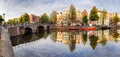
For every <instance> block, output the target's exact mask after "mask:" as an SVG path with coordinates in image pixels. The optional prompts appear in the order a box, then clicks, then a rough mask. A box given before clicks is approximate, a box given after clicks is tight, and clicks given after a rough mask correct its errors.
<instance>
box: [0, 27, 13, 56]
mask: <svg viewBox="0 0 120 57" xmlns="http://www.w3.org/2000/svg"><path fill="white" fill-rule="evenodd" d="M0 42H1V43H0V57H15V55H14V51H13V48H12V44H11V41H10V35H9V33H8V30H7V29H5V28H3V27H2V32H1V39H0Z"/></svg>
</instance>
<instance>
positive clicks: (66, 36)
mask: <svg viewBox="0 0 120 57" xmlns="http://www.w3.org/2000/svg"><path fill="white" fill-rule="evenodd" d="M72 40H74V41H75V43H77V44H79V43H80V41H81V35H80V34H75V33H74V34H72V33H70V32H57V41H58V42H63V43H64V44H65V45H68V44H70V43H71V42H73V41H72Z"/></svg>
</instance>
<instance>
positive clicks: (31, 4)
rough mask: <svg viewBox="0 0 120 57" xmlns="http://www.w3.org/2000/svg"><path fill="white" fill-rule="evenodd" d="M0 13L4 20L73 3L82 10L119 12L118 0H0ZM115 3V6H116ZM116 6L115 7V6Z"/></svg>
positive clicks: (59, 9) (57, 8)
mask: <svg viewBox="0 0 120 57" xmlns="http://www.w3.org/2000/svg"><path fill="white" fill-rule="evenodd" d="M0 1H1V2H0V5H1V8H0V14H3V13H5V14H6V20H8V19H10V18H15V17H19V16H21V15H22V14H24V13H25V12H27V13H29V14H30V13H33V14H35V15H38V16H40V15H41V14H42V13H48V15H49V14H50V13H51V12H52V11H53V10H56V11H58V12H59V11H63V10H65V9H68V8H69V6H70V5H71V4H74V6H75V7H76V9H77V10H81V11H83V9H87V11H88V12H89V11H90V9H91V8H92V7H93V6H97V8H99V9H100V10H101V9H104V8H105V9H107V10H108V11H109V12H110V11H112V12H113V11H117V12H119V10H120V8H118V7H119V5H120V4H119V2H120V1H119V0H116V1H114V3H115V5H113V0H109V1H108V0H97V1H96V0H0ZM116 5H117V6H116ZM116 7H117V8H116ZM118 9H119V10H118Z"/></svg>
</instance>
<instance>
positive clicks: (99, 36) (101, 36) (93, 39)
mask: <svg viewBox="0 0 120 57" xmlns="http://www.w3.org/2000/svg"><path fill="white" fill-rule="evenodd" d="M119 31H120V30H119ZM111 34H113V35H111ZM115 37H116V38H115ZM56 38H57V42H62V43H64V44H65V45H69V47H70V50H71V51H72V50H74V48H75V45H76V44H80V42H82V44H84V45H86V43H87V42H88V40H89V41H90V46H91V47H92V48H93V49H95V48H96V47H97V45H98V44H101V45H102V46H105V45H106V44H107V41H119V40H120V36H119V33H113V32H111V33H110V31H109V30H98V31H84V32H70V31H69V32H57V37H56ZM88 43H89V42H88Z"/></svg>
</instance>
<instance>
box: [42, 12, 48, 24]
mask: <svg viewBox="0 0 120 57" xmlns="http://www.w3.org/2000/svg"><path fill="white" fill-rule="evenodd" d="M41 22H42V23H49V16H48V15H47V14H46V13H44V14H43V15H42V16H41Z"/></svg>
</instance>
